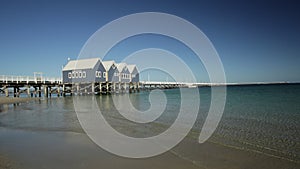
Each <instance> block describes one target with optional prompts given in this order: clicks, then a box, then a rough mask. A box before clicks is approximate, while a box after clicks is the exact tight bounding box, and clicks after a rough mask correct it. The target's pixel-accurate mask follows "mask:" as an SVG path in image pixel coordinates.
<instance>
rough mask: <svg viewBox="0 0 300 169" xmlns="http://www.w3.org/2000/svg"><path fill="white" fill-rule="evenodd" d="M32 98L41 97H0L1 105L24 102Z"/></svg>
mask: <svg viewBox="0 0 300 169" xmlns="http://www.w3.org/2000/svg"><path fill="white" fill-rule="evenodd" d="M32 100H39V98H31V97H27V98H23V97H22V98H21V97H0V105H1V104H14V103H23V102H28V101H32Z"/></svg>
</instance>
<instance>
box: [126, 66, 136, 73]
mask: <svg viewBox="0 0 300 169" xmlns="http://www.w3.org/2000/svg"><path fill="white" fill-rule="evenodd" d="M127 68H128V70H129V72H130V73H132V72H133V71H134V68H136V69H137V67H136V65H127Z"/></svg>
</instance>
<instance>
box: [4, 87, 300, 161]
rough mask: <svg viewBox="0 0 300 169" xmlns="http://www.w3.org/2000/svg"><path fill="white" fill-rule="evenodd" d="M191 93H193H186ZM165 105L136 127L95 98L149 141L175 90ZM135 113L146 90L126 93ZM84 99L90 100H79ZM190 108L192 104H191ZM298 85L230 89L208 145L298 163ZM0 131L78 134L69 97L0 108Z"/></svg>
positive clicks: (203, 92)
mask: <svg viewBox="0 0 300 169" xmlns="http://www.w3.org/2000/svg"><path fill="white" fill-rule="evenodd" d="M185 90H186V91H187V92H191V93H192V92H194V90H193V89H185ZM210 91H211V90H210V88H209V87H201V88H199V92H200V96H201V97H200V98H201V99H200V110H199V113H198V118H197V120H196V123H195V125H194V127H193V129H192V132H191V133H190V136H191V137H194V138H197V137H198V135H199V132H200V130H201V127H202V125H203V123H204V121H205V118H206V115H207V112H208V109H209V106H210V101H211V100H210V93H211V92H210ZM164 92H165V94H166V97H167V100H168V102H167V106H166V109H165V111H164V113H163V114H162V116H160V117H159V118H158V119H157V120H155V121H154V122H153V123H146V124H137V123H133V122H130V121H128V120H126V119H124V118H123V117H122V116H121V115H120V114H118V111H117V110H116V109H115V107H114V105H113V101H112V96H109V95H108V96H107V95H102V96H96V99H97V101H98V105H99V108H100V109H101V111H102V113H103V114H104V116H105V118H106V120H107V121H108V122H109V123H110V124H111V125H112V126H113V127H114V128H115V129H116V130H118V131H120V132H122V133H124V134H126V135H129V136H135V137H149V136H153V135H156V134H159V133H161V132H163V131H165V130H166V129H167V128H168V127H169V126H170V125H171V124H172V123H173V122H174V120H175V119H176V117H177V114H178V111H179V108H180V95H179V93H180V92H179V90H178V89H170V90H164ZM129 96H130V99H131V102H132V104H133V105H134V106H135V107H136V108H137V109H139V110H147V109H148V108H149V107H150V103H149V99H148V97H149V91H142V92H140V93H132V94H130V95H129ZM79 97H81V99H89V98H90V97H91V96H79ZM190 102H191V104H192V103H193V100H190ZM299 103H300V85H253V86H229V87H228V88H227V100H226V106H225V111H224V114H223V117H222V119H221V121H220V123H219V125H218V128H217V130H216V131H215V133H214V134H213V136H212V137H211V138H210V139H209V141H211V142H214V143H217V144H221V145H226V146H230V147H234V148H237V149H242V150H246V151H251V152H258V153H262V154H266V155H269V156H275V157H277V158H282V159H286V160H289V161H296V162H299V161H300V104H299ZM0 127H3V128H9V129H22V130H30V131H31V130H34V131H71V132H79V133H83V130H82V129H81V126H80V124H79V122H78V120H77V117H76V113H75V111H74V105H73V98H72V97H65V98H52V99H45V100H41V101H35V102H30V103H26V104H20V105H18V106H14V105H2V106H0Z"/></svg>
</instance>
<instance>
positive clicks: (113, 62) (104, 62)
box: [102, 60, 116, 71]
mask: <svg viewBox="0 0 300 169" xmlns="http://www.w3.org/2000/svg"><path fill="white" fill-rule="evenodd" d="M102 64H103V67H104V69H105V70H106V71H109V69H110V67H111V66H113V65H116V63H115V61H113V60H110V61H103V62H102Z"/></svg>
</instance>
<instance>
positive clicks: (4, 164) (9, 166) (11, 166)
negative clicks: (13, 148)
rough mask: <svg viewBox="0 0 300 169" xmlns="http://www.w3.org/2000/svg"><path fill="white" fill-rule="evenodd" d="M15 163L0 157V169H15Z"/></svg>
mask: <svg viewBox="0 0 300 169" xmlns="http://www.w3.org/2000/svg"><path fill="white" fill-rule="evenodd" d="M16 168H17V167H16V166H15V163H14V162H12V161H11V160H9V159H8V158H7V157H5V156H2V155H0V169H16Z"/></svg>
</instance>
